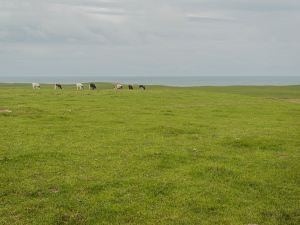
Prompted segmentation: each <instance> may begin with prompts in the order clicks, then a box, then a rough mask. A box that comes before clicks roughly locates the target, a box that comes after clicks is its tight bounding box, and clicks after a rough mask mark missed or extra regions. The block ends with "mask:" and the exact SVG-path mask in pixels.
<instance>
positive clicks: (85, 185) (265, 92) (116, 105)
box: [0, 83, 300, 225]
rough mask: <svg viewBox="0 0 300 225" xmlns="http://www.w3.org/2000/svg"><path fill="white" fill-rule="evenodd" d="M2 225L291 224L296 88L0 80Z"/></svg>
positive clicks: (299, 208)
mask: <svg viewBox="0 0 300 225" xmlns="http://www.w3.org/2000/svg"><path fill="white" fill-rule="evenodd" d="M0 124H1V126H0V134H1V135H0V224H1V225H2V224H3V225H12V224H34V225H42V224H72V225H73V224H136V225H137V224H143V225H146V224H149V225H153V224H157V225H158V224H162V225H163V224H172V225H173V224H178V225H179V224H193V225H194V224H201V225H214V224H216V225H239V224H241V225H248V224H258V225H298V224H300V154H299V151H300V149H299V147H300V86H286V87H271V86H266V87H253V86H252V87H251V86H249V87H238V86H237V87H190V88H177V87H160V86H147V89H146V91H142V90H138V88H137V87H136V86H135V87H134V90H131V91H130V90H128V89H127V86H125V87H124V90H119V91H116V90H113V86H112V84H101V83H97V90H95V91H90V90H83V91H76V87H75V86H74V85H67V86H64V87H63V90H54V89H53V85H45V86H44V85H42V86H41V89H39V90H32V87H31V84H20V85H12V84H0Z"/></svg>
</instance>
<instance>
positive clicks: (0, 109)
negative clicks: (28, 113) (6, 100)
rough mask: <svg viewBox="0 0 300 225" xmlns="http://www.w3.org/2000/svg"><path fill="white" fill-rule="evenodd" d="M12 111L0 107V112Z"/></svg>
mask: <svg viewBox="0 0 300 225" xmlns="http://www.w3.org/2000/svg"><path fill="white" fill-rule="evenodd" d="M11 112H12V111H11V110H9V109H3V108H0V113H11Z"/></svg>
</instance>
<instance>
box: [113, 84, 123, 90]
mask: <svg viewBox="0 0 300 225" xmlns="http://www.w3.org/2000/svg"><path fill="white" fill-rule="evenodd" d="M115 89H116V90H120V89H123V85H122V84H117V85H116V87H115Z"/></svg>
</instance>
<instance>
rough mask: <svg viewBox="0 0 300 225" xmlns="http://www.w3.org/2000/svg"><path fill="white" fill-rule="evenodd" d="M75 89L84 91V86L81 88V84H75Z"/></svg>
mask: <svg viewBox="0 0 300 225" xmlns="http://www.w3.org/2000/svg"><path fill="white" fill-rule="evenodd" d="M76 88H77V90H83V89H84V86H83V84H82V83H77V84H76Z"/></svg>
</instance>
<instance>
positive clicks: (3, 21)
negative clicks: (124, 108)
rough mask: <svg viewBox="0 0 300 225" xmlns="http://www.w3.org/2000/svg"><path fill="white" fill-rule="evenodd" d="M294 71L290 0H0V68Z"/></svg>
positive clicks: (296, 37)
mask: <svg viewBox="0 0 300 225" xmlns="http://www.w3.org/2000/svg"><path fill="white" fill-rule="evenodd" d="M85 74H86V75H99V76H101V75H103V76H108V75H141V76H146V75H149V76H153V75H157V76H158V75H164V76H169V75H176V76H187V75H190V76H191V75H244V76H246V75H300V1H299V0H0V76H13V75H15V76H20V75H44V76H46V75H85Z"/></svg>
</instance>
